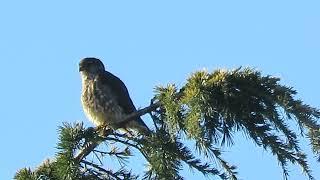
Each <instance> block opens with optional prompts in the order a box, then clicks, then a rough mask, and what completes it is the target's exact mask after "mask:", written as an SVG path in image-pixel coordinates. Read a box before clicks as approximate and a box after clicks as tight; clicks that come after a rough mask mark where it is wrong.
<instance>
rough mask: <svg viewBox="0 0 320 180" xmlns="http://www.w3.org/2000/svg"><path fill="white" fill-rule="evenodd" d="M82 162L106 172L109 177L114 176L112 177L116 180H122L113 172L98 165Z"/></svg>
mask: <svg viewBox="0 0 320 180" xmlns="http://www.w3.org/2000/svg"><path fill="white" fill-rule="evenodd" d="M81 162H82V163H84V164H86V165H89V166H92V167H94V168H96V169H98V170H99V171H101V172H104V173H106V174H107V175H109V176H112V177H113V178H115V179H119V180H121V178H119V177H118V176H116V175H115V174H113V173H112V172H111V171H108V170H105V169H103V168H101V167H100V166H98V165H96V164H94V163H91V162H89V161H86V160H81Z"/></svg>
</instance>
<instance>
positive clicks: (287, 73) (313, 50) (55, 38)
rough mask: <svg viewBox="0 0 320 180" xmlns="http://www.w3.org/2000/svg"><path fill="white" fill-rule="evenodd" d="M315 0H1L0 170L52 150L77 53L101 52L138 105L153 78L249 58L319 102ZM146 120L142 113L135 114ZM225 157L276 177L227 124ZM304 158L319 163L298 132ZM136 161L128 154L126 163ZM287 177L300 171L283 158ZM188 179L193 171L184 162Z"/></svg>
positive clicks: (71, 116) (261, 175)
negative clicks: (230, 137) (230, 138)
mask: <svg viewBox="0 0 320 180" xmlns="http://www.w3.org/2000/svg"><path fill="white" fill-rule="evenodd" d="M319 5H320V1H308V0H307V1H295V0H291V1H289V0H283V1H275V0H269V1H253V0H252V1H249V0H242V1H205V0H203V1H189V0H183V1H182V0H175V1H166V0H162V1H140V0H137V1H106V0H103V1H102V0H100V1H83V0H77V1H75V0H70V1H62V0H56V1H50V2H49V1H46V2H45V1H40V0H38V1H35V0H29V1H16V0H12V1H5V0H4V1H0V24H1V25H0V52H1V56H0V65H1V66H0V69H1V70H0V82H1V86H0V87H1V88H0V112H1V130H0V140H1V148H0V179H12V177H13V175H14V173H15V172H16V170H17V169H19V168H22V167H25V166H31V167H36V166H37V165H39V164H40V163H41V162H42V161H44V160H45V159H46V158H50V157H53V156H54V153H55V152H56V150H55V146H56V145H55V144H56V142H57V136H58V134H57V126H59V125H61V124H62V122H64V121H66V122H79V121H84V122H85V124H86V125H87V126H90V125H91V124H90V123H89V122H88V121H87V119H86V118H85V116H84V114H83V111H82V108H81V104H80V91H81V81H80V77H79V74H78V62H79V60H80V59H81V58H83V57H88V56H94V57H98V58H101V59H102V60H103V62H104V63H105V64H106V67H107V69H108V70H109V71H111V72H113V73H114V74H116V75H118V76H119V77H121V79H122V80H123V81H124V82H125V83H126V84H127V87H128V89H129V91H130V94H131V97H132V99H133V101H134V102H135V104H136V106H137V107H144V106H146V105H148V104H149V101H150V98H151V97H152V96H153V89H154V87H155V86H156V85H166V84H168V83H176V84H177V85H180V86H181V85H183V83H184V82H185V79H186V78H187V77H188V76H189V75H190V73H191V72H194V71H196V70H201V69H203V68H206V69H208V70H209V71H212V70H215V69H217V68H228V69H229V68H231V69H232V68H237V67H239V66H241V65H242V66H250V67H254V68H256V69H257V70H261V71H262V72H263V74H265V75H267V74H272V75H275V76H278V77H280V78H281V79H282V81H281V83H283V84H286V85H289V86H293V87H295V89H297V90H298V92H299V94H298V96H297V98H301V99H303V100H304V101H305V102H306V103H308V104H311V105H313V106H315V107H320V102H319V99H320V98H319V97H320V95H319V87H320V85H319V72H318V70H319V65H320V63H319V58H320V11H319V8H320V6H319ZM144 119H145V120H146V122H147V123H150V122H149V121H148V118H147V117H144ZM235 138H236V145H235V146H234V147H232V148H227V149H225V153H224V157H225V158H226V159H227V160H228V161H229V162H230V163H232V164H235V165H237V166H238V171H239V172H240V174H239V177H240V178H241V179H246V180H256V179H260V180H270V179H282V171H281V168H280V167H279V165H278V163H277V161H276V158H275V157H273V156H272V155H270V153H269V152H267V151H265V150H262V149H261V148H259V147H256V146H255V145H254V144H253V143H252V142H251V141H248V140H246V139H245V138H243V137H242V134H241V133H239V134H236V135H235ZM302 143H303V148H304V149H305V150H306V152H307V153H308V155H309V160H310V164H311V168H312V169H313V171H314V175H315V177H316V178H318V179H320V171H319V163H317V162H316V161H315V158H313V156H314V155H313V154H312V153H311V150H310V148H309V147H308V142H306V141H302ZM132 164H133V165H134V166H135V165H136V164H141V166H140V167H142V164H143V161H139V160H135V162H133V163H132ZM140 170H141V169H140ZM289 170H290V171H291V179H293V180H300V179H307V178H306V177H305V176H303V174H302V173H301V170H300V168H299V167H297V166H290V167H289ZM183 174H184V175H186V176H188V178H187V179H202V178H204V177H203V176H201V175H199V174H198V173H196V172H195V173H194V174H193V173H190V171H189V169H188V168H186V170H184V171H183Z"/></svg>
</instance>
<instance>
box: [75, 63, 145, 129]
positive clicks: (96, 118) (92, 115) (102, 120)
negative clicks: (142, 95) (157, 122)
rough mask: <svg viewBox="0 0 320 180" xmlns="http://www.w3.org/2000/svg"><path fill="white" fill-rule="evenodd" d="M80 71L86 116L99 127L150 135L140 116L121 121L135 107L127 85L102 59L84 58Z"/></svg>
mask: <svg viewBox="0 0 320 180" xmlns="http://www.w3.org/2000/svg"><path fill="white" fill-rule="evenodd" d="M79 71H80V74H81V79H82V95H81V102H82V106H83V109H84V112H85V114H86V115H87V117H88V118H89V119H90V120H91V121H92V122H93V123H94V124H95V125H96V126H101V125H107V126H108V127H110V128H112V129H114V130H116V129H124V130H126V131H128V130H129V129H133V130H136V131H138V132H139V133H142V134H149V133H150V130H149V128H148V127H147V126H146V124H145V123H144V122H143V121H142V119H141V118H140V117H139V118H137V119H133V120H130V121H127V122H121V120H124V118H125V117H127V116H128V115H129V114H131V113H133V112H135V111H136V108H135V106H134V104H133V102H132V100H131V98H130V96H129V93H128V90H127V88H126V86H125V85H124V83H123V82H122V81H121V80H120V79H119V78H118V77H116V76H115V75H113V74H112V73H110V72H108V71H106V70H105V67H104V65H103V63H102V62H101V61H100V60H99V59H96V58H85V59H82V60H81V61H80V63H79Z"/></svg>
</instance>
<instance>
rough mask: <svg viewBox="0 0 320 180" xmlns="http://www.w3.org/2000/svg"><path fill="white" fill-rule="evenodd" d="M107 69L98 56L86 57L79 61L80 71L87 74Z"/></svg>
mask: <svg viewBox="0 0 320 180" xmlns="http://www.w3.org/2000/svg"><path fill="white" fill-rule="evenodd" d="M103 71H105V68H104V65H103V63H102V62H101V61H100V60H99V59H97V58H92V57H88V58H84V59H82V60H81V61H80V63H79V72H81V73H85V74H87V75H95V74H98V73H100V72H103Z"/></svg>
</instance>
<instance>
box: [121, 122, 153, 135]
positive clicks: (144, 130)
mask: <svg viewBox="0 0 320 180" xmlns="http://www.w3.org/2000/svg"><path fill="white" fill-rule="evenodd" d="M126 128H128V129H133V130H136V131H138V132H139V133H141V134H143V135H150V133H151V131H150V129H149V128H148V126H147V125H146V124H145V123H144V122H143V121H142V119H141V118H138V119H137V120H133V121H129V122H128V123H127V124H126Z"/></svg>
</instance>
